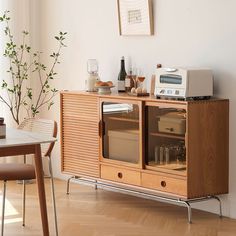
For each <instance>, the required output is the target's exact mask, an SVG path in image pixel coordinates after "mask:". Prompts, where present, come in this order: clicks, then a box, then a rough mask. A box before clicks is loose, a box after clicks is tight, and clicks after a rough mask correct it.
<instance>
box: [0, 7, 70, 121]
mask: <svg viewBox="0 0 236 236" xmlns="http://www.w3.org/2000/svg"><path fill="white" fill-rule="evenodd" d="M0 22H2V23H4V24H5V27H4V33H5V36H6V38H7V42H6V44H5V50H4V54H3V56H4V57H5V58H6V59H7V60H8V61H9V68H8V70H7V73H8V74H9V78H8V79H3V80H2V81H1V82H0V86H1V88H2V93H0V101H1V102H3V103H4V104H5V105H6V106H7V107H8V108H9V110H10V113H11V116H12V118H13V120H14V121H15V122H16V123H17V124H18V125H19V123H20V117H21V116H20V113H21V112H22V108H25V109H26V111H27V115H28V116H29V117H35V116H36V115H37V114H38V113H39V111H40V109H41V108H42V107H44V106H47V107H48V109H50V107H51V106H52V105H53V98H54V97H55V96H56V94H57V93H58V90H57V89H56V88H55V87H54V86H52V84H51V82H52V81H53V80H54V79H55V76H56V75H57V73H56V71H55V67H56V65H57V64H59V63H60V61H59V57H60V53H61V49H62V48H63V47H65V46H66V45H65V44H64V40H65V35H66V34H67V33H66V32H59V35H57V36H55V40H56V41H57V42H58V49H57V51H55V52H53V53H52V54H51V55H50V57H51V58H52V64H51V66H50V67H47V66H46V65H44V64H43V63H42V62H41V60H40V56H41V53H42V52H39V51H36V52H33V51H32V49H31V47H30V45H28V44H27V38H28V36H29V33H28V32H27V31H25V30H24V31H23V32H22V36H23V37H22V42H21V44H19V45H17V43H16V42H15V41H14V37H13V35H12V33H11V29H10V26H9V22H10V17H9V11H5V12H4V14H3V16H1V17H0ZM29 58H30V61H29ZM33 76H35V77H36V78H37V79H38V84H39V88H38V89H37V91H35V90H33V89H32V86H31V85H30V83H29V82H30V80H31V78H32V77H33ZM35 77H34V78H35ZM4 95H5V96H4Z"/></svg>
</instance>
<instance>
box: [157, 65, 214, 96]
mask: <svg viewBox="0 0 236 236" xmlns="http://www.w3.org/2000/svg"><path fill="white" fill-rule="evenodd" d="M154 93H155V95H156V96H157V97H162V96H165V97H177V98H184V99H186V98H206V97H211V96H212V95H213V75H212V71H211V70H209V69H199V68H197V69H194V68H158V69H157V70H156V82H155V92H154Z"/></svg>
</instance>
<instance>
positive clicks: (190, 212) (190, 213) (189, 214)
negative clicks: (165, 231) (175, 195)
mask: <svg viewBox="0 0 236 236" xmlns="http://www.w3.org/2000/svg"><path fill="white" fill-rule="evenodd" d="M180 202H182V203H183V204H184V205H185V206H186V207H187V209H188V223H189V224H192V208H191V205H190V204H189V202H187V201H183V200H180Z"/></svg>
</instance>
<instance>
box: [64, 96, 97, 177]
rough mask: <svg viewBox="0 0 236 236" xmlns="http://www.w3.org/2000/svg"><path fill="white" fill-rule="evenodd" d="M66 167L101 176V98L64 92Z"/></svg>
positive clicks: (82, 173)
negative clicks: (99, 101) (99, 123)
mask: <svg viewBox="0 0 236 236" xmlns="http://www.w3.org/2000/svg"><path fill="white" fill-rule="evenodd" d="M61 119H62V124H61V128H62V131H61V134H62V171H63V172H64V173H68V174H73V175H76V176H91V177H99V163H98V157H99V136H98V119H99V114H98V99H97V97H93V96H86V95H80V94H71V93H62V94H61Z"/></svg>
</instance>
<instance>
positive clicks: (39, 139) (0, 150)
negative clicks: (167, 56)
mask: <svg viewBox="0 0 236 236" xmlns="http://www.w3.org/2000/svg"><path fill="white" fill-rule="evenodd" d="M55 141H56V138H53V137H50V136H47V135H43V134H40V133H34V132H29V131H23V130H19V129H11V128H8V129H7V130H6V138H5V139H0V157H6V156H18V155H27V154H34V160H35V172H36V182H37V186H38V198H39V204H40V212H41V221H42V227H43V235H44V236H48V235H49V227H48V216H47V205H46V196H45V187H44V173H43V165H42V155H41V146H40V145H41V144H43V143H51V142H55Z"/></svg>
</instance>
